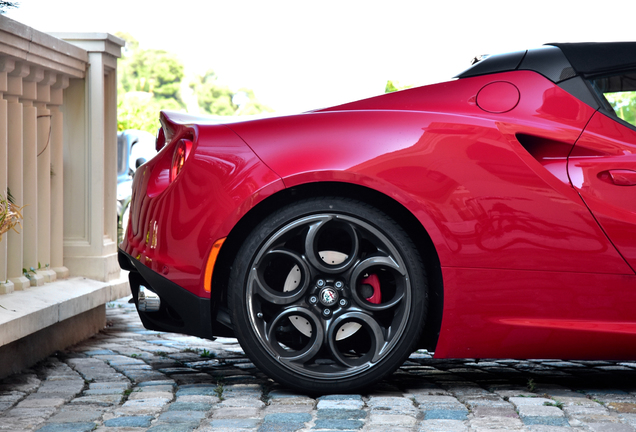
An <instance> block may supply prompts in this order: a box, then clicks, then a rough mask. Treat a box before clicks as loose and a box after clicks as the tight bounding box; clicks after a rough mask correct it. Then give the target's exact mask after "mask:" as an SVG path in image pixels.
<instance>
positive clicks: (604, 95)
mask: <svg viewBox="0 0 636 432" xmlns="http://www.w3.org/2000/svg"><path fill="white" fill-rule="evenodd" d="M590 84H592V87H593V88H594V90H595V91H596V94H597V96H598V97H599V98H600V99H601V100H602V102H603V105H605V109H606V110H607V111H610V112H611V113H613V114H615V115H616V117H618V118H620V119H621V120H623V121H626V122H627V123H630V124H631V125H632V126H636V71H629V72H623V73H620V74H616V75H610V76H603V77H597V78H592V79H590Z"/></svg>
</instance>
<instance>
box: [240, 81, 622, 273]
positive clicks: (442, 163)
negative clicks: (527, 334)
mask: <svg viewBox="0 0 636 432" xmlns="http://www.w3.org/2000/svg"><path fill="white" fill-rule="evenodd" d="M498 78H505V79H506V80H507V81H509V82H514V83H515V84H516V86H517V88H519V89H520V91H521V95H522V96H521V98H520V101H519V103H518V105H517V106H516V107H515V108H514V109H513V110H512V111H510V112H507V113H504V114H493V113H485V112H484V111H482V110H481V109H480V108H479V107H477V106H476V104H475V102H474V100H475V96H476V95H477V93H478V92H479V91H480V89H482V88H483V87H484V86H485V85H487V84H488V83H489V82H491V81H492V77H476V78H470V79H465V80H461V81H457V82H454V83H444V84H439V85H434V86H429V87H422V88H418V89H413V90H407V91H404V92H398V93H397V94H395V96H394V94H391V95H387V96H391V98H388V99H389V100H388V101H387V100H386V99H387V98H385V97H381V98H375V99H370V100H367V101H361V102H358V103H353V104H349V105H346V106H344V107H336V108H335V109H334V110H333V111H326V110H323V111H321V112H320V114H318V115H317V114H315V113H309V114H305V115H300V116H295V117H293V118H274V119H267V120H264V121H260V122H258V123H255V124H252V123H238V124H234V125H231V127H232V129H233V130H235V131H236V132H237V133H238V134H239V135H240V136H241V137H242V138H243V139H244V140H245V141H246V142H247V143H249V145H250V147H251V148H252V149H254V151H255V152H256V153H257V154H258V155H259V157H260V158H261V159H262V160H263V161H264V162H265V163H266V164H267V166H269V167H270V168H271V169H272V170H273V171H274V172H275V173H277V174H278V175H279V176H280V177H281V178H282V179H283V181H284V182H285V185H286V186H287V187H291V186H297V185H302V184H304V183H308V182H321V181H340V182H348V183H355V184H358V185H362V186H365V187H369V188H372V189H375V190H378V191H381V192H382V193H384V194H385V195H387V196H391V197H393V198H394V199H396V200H397V201H398V202H399V203H401V204H402V205H404V206H405V207H406V208H407V209H408V210H409V211H410V212H411V213H413V214H414V215H415V216H416V217H417V218H418V219H419V220H420V222H421V223H422V225H423V226H424V227H425V228H426V231H427V233H428V234H429V235H430V236H431V238H432V240H433V242H434V244H435V247H436V250H437V253H438V254H439V257H440V262H441V263H442V265H443V266H444V265H451V266H457V267H482V268H501V269H527V270H531V269H537V268H541V269H543V270H546V271H568V272H578V271H590V272H598V273H621V274H631V273H632V270H631V269H630V268H629V266H627V265H626V264H625V262H624V260H623V259H622V258H621V257H620V255H619V254H618V253H617V251H616V249H615V248H614V247H613V245H612V244H611V242H609V241H608V239H607V237H606V236H605V234H604V233H603V231H602V230H601V229H600V228H599V226H598V224H597V223H596V222H595V221H594V218H593V217H592V215H591V214H590V212H589V211H588V209H587V208H586V206H585V205H584V203H583V202H582V201H581V199H580V197H579V196H578V194H577V193H576V192H575V191H574V190H573V189H572V187H571V186H570V185H569V184H565V183H564V182H563V176H560V177H557V176H555V175H553V174H551V172H550V171H548V170H546V169H545V168H544V165H543V164H542V161H538V160H537V159H535V157H533V156H532V155H531V154H529V153H528V151H527V150H525V149H524V147H523V146H522V145H521V144H520V142H519V140H518V138H517V135H519V134H525V135H528V136H532V137H535V138H537V139H540V140H549V141H553V142H554V141H556V142H558V143H560V144H561V145H562V146H563V147H565V149H566V150H567V152H564V153H563V158H562V159H561V160H560V161H557V162H555V163H560V166H561V168H562V169H564V168H565V163H566V159H565V157H566V156H567V153H569V151H570V150H571V148H572V146H573V144H574V142H575V141H576V139H577V138H578V136H579V135H580V134H581V131H582V130H583V128H584V127H585V125H586V123H587V122H588V120H589V119H590V118H591V117H592V115H593V114H594V110H592V109H591V108H590V107H588V106H587V105H585V104H583V103H582V102H580V101H578V100H577V99H576V98H574V97H573V96H571V95H569V94H568V93H566V92H565V91H563V90H561V89H560V88H558V87H557V86H555V85H554V84H553V83H551V82H550V81H548V80H547V79H545V78H543V77H541V76H540V75H538V74H536V73H533V72H514V73H509V74H501V75H499V76H498ZM451 84H456V86H451ZM400 93H401V94H400ZM526 95H527V96H526ZM400 99H403V100H400ZM448 100H453V101H457V100H459V101H463V103H460V104H457V105H456V107H455V108H454V109H453V110H452V111H454V112H460V113H462V115H459V114H439V113H438V112H439V111H442V110H444V109H445V110H447V111H449V109H448V108H447V107H445V105H446V104H447V103H448V102H447V101H448ZM397 106H407V107H408V108H409V110H399V111H398V110H396V107H397ZM345 107H346V108H347V109H355V110H356V111H351V112H349V111H345V112H339V110H341V109H342V110H344V108H345ZM563 107H565V110H563ZM389 109H392V110H391V111H389ZM562 111H563V112H565V114H564V115H565V121H564V120H563V118H562V117H557V115H562V114H559V113H562ZM519 118H522V119H523V121H520V120H519ZM283 129H284V130H285V134H283V135H281V134H280V131H281V130H283Z"/></svg>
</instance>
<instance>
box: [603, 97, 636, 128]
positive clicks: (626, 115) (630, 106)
mask: <svg viewBox="0 0 636 432" xmlns="http://www.w3.org/2000/svg"><path fill="white" fill-rule="evenodd" d="M605 98H606V99H607V101H608V102H609V103H610V105H611V106H612V109H613V110H614V112H615V113H616V115H617V116H618V118H620V119H622V120H625V121H626V122H627V123H631V124H632V125H634V126H636V91H623V92H613V93H605Z"/></svg>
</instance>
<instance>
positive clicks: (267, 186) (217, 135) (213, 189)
mask: <svg viewBox="0 0 636 432" xmlns="http://www.w3.org/2000/svg"><path fill="white" fill-rule="evenodd" d="M182 129H183V130H181V131H180V132H179V133H178V134H177V135H176V136H175V138H174V139H173V140H172V143H171V144H168V145H167V146H166V147H164V149H163V150H162V151H161V152H160V153H159V155H158V156H157V157H155V158H154V159H153V160H151V161H150V162H148V163H147V164H145V165H143V166H142V167H140V168H139V170H140V172H138V173H137V174H136V175H135V186H134V196H133V207H132V209H131V223H130V224H129V229H128V231H127V233H126V237H125V240H124V242H123V243H122V246H121V247H122V249H123V250H124V251H125V252H126V253H128V254H129V255H130V256H132V257H136V258H137V259H138V260H140V261H141V262H142V263H144V264H145V265H146V266H148V267H150V268H151V269H152V270H154V271H155V272H157V273H159V274H162V275H164V276H165V277H167V278H168V279H170V280H171V281H173V282H175V283H176V284H178V285H180V286H181V287H183V288H185V289H187V290H188V291H190V292H192V293H194V294H196V295H198V296H199V297H208V298H209V297H210V293H207V292H205V291H204V289H203V286H204V284H203V282H204V281H203V278H204V270H205V263H206V260H207V257H208V255H209V252H210V249H211V247H212V245H213V244H214V242H215V241H216V240H218V239H219V238H222V237H225V236H227V234H228V233H229V232H230V230H231V228H232V227H233V226H234V224H235V223H236V221H237V220H238V219H239V218H240V217H241V216H242V215H243V214H244V213H245V212H247V211H248V210H249V209H250V208H252V207H253V206H254V205H256V203H258V202H259V201H260V200H262V199H263V198H265V197H266V196H269V195H270V194H272V193H274V192H276V191H278V190H281V189H282V188H283V184H282V181H281V180H280V178H279V177H278V176H277V175H275V174H274V173H273V172H272V171H271V170H270V169H269V168H267V167H266V166H265V165H264V164H263V163H262V162H261V161H260V160H259V159H258V158H257V157H256V156H255V155H254V153H253V152H252V150H250V148H249V147H248V146H246V145H245V143H244V142H243V141H242V140H241V139H240V138H238V137H237V136H236V134H235V133H234V132H232V131H231V130H229V129H228V128H226V127H225V126H221V125H218V126H198V127H186V128H182ZM181 136H186V137H190V138H191V139H192V140H193V142H194V145H193V147H192V150H191V153H190V156H189V157H188V159H187V160H186V162H185V164H184V167H183V169H182V171H181V173H180V174H179V175H178V176H177V177H176V179H175V180H174V181H173V182H172V183H170V182H169V181H168V170H169V169H170V164H171V161H172V153H173V150H174V144H175V142H176V141H177V140H178V139H179V138H180V137H181Z"/></svg>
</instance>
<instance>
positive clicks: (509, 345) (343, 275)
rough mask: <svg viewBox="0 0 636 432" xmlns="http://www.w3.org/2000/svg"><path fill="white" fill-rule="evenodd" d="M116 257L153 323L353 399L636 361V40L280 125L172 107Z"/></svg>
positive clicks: (480, 70)
mask: <svg viewBox="0 0 636 432" xmlns="http://www.w3.org/2000/svg"><path fill="white" fill-rule="evenodd" d="M160 119H161V124H162V127H161V129H160V130H159V133H158V137H157V142H156V147H157V149H158V150H159V153H158V154H157V156H156V157H154V158H153V159H152V160H150V161H148V162H147V163H145V164H144V165H142V166H141V167H140V168H139V169H138V170H137V172H136V174H135V178H134V186H133V195H132V204H131V209H130V220H129V223H128V228H127V231H126V233H125V236H124V240H123V242H122V244H121V246H120V251H119V262H120V265H121V267H122V268H123V269H126V270H129V271H130V273H129V278H130V285H131V290H132V295H133V298H134V301H135V303H136V305H137V309H138V312H139V315H140V317H141V320H142V321H143V323H144V325H145V326H146V327H147V328H149V329H154V330H161V331H168V332H178V333H185V334H189V335H195V336H199V337H204V338H214V337H215V336H225V337H236V338H238V340H239V342H240V344H241V346H242V347H243V349H244V350H245V353H246V354H247V355H248V356H249V358H250V359H251V360H252V361H253V362H254V363H255V364H256V365H257V366H258V367H259V368H260V369H261V370H262V371H263V372H264V373H266V374H267V375H269V376H270V377H271V378H272V379H274V380H276V381H278V382H280V383H282V384H284V385H287V386H289V387H292V388H295V389H301V390H303V391H305V392H314V393H320V392H344V391H353V390H355V389H358V388H361V387H365V386H369V385H371V384H373V383H376V382H377V381H379V380H380V379H382V378H383V377H385V376H386V375H387V374H390V373H392V372H393V371H394V370H395V369H396V368H397V367H399V366H400V365H401V364H402V363H403V362H404V361H405V359H406V358H407V357H408V356H409V355H410V353H412V352H413V351H414V350H416V349H427V350H428V351H430V352H434V357H435V358H559V359H589V358H596V359H635V358H636V274H635V272H634V270H635V269H636V126H635V124H636V42H621V43H570V44H559V43H557V44H550V45H546V46H543V47H540V48H536V49H530V50H526V51H518V52H512V53H506V54H500V55H492V56H487V57H485V58H483V59H482V60H480V61H476V62H475V63H474V64H473V65H472V66H471V67H470V68H469V69H467V70H466V71H464V72H462V73H461V74H459V75H458V76H457V77H456V78H455V79H454V80H452V81H449V82H444V83H440V84H434V85H429V86H424V87H418V88H412V89H408V90H402V91H398V92H394V93H389V94H385V95H381V96H377V97H372V98H370V99H365V100H361V101H357V102H352V103H348V104H344V105H339V106H334V107H330V108H325V109H319V110H316V111H311V112H306V113H302V114H298V115H291V116H285V117H273V118H261V119H255V120H249V121H243V122H230V123H226V124H218V123H214V122H213V121H210V120H206V119H205V118H201V117H194V116H189V115H185V114H180V113H171V112H162V113H161V114H160Z"/></svg>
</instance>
